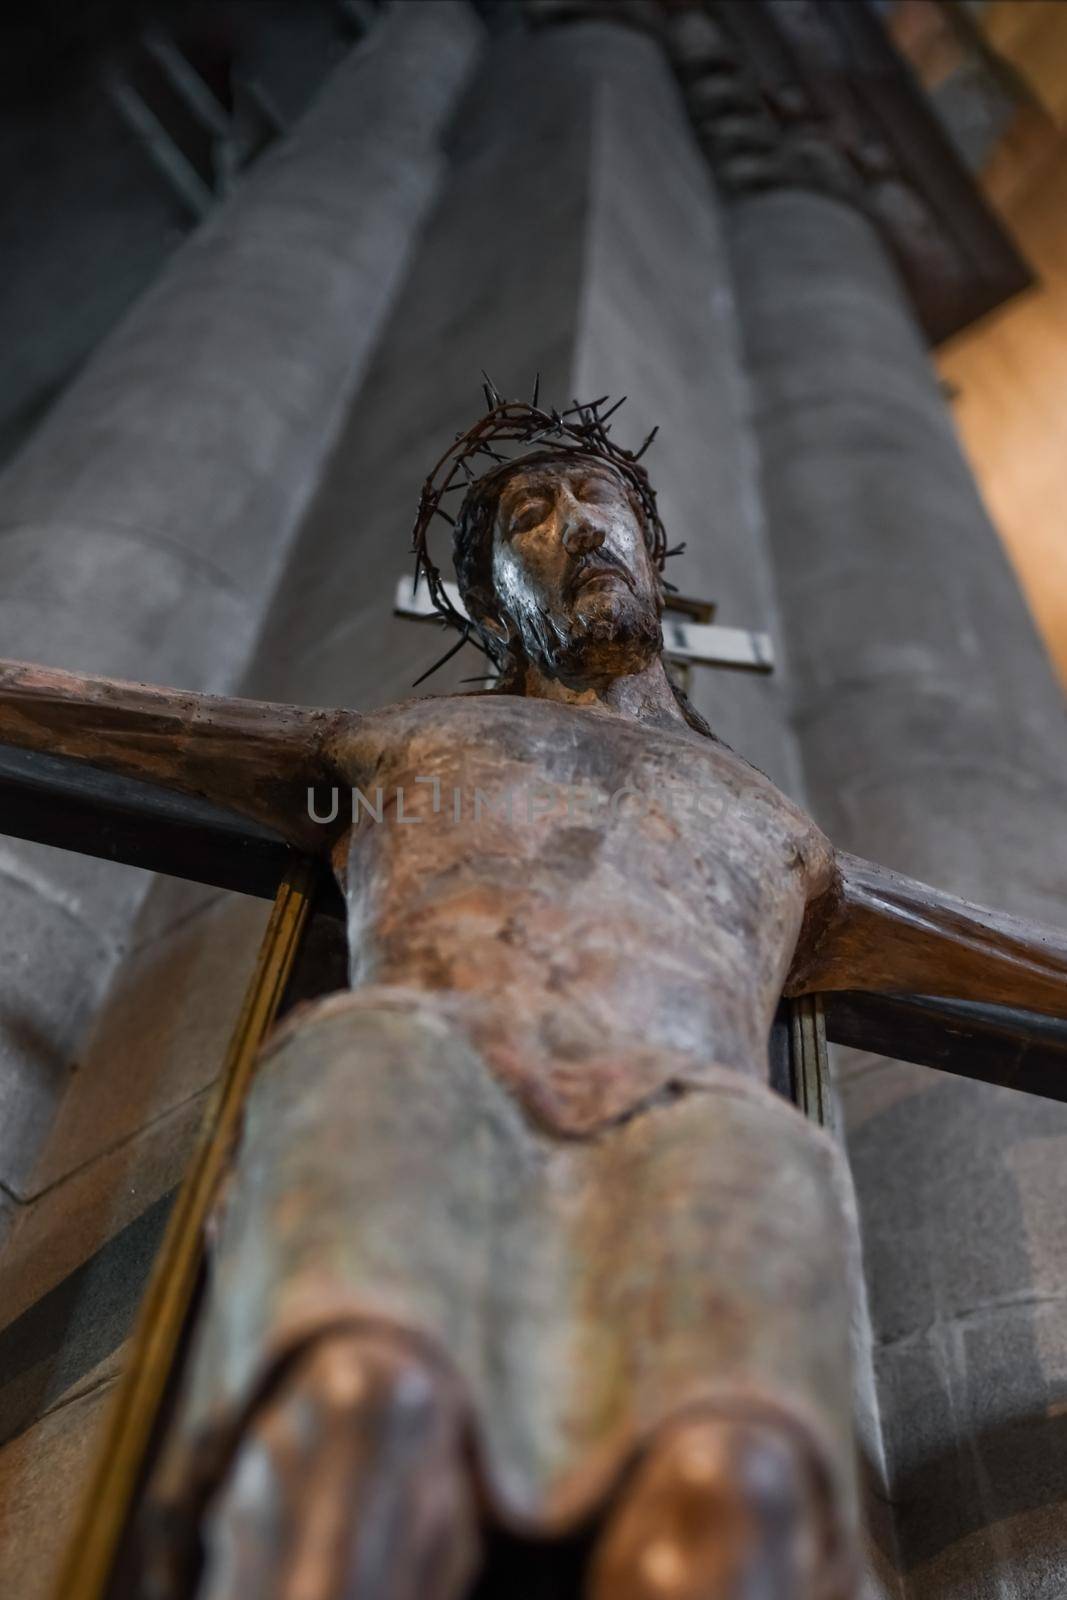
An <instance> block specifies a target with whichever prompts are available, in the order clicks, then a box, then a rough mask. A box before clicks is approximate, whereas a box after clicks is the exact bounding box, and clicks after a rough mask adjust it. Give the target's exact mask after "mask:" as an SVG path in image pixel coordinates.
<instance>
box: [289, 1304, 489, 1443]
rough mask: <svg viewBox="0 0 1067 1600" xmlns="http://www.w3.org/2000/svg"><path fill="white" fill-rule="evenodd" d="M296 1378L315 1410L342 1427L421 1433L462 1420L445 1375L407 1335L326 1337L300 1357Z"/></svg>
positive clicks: (365, 1333) (358, 1332) (369, 1333)
mask: <svg viewBox="0 0 1067 1600" xmlns="http://www.w3.org/2000/svg"><path fill="white" fill-rule="evenodd" d="M294 1377H295V1379H296V1387H297V1388H299V1389H300V1390H302V1391H303V1393H304V1394H305V1396H308V1397H312V1396H313V1397H314V1405H315V1409H316V1410H318V1411H320V1412H322V1413H324V1414H325V1416H326V1417H328V1418H329V1421H330V1423H331V1424H334V1425H339V1426H341V1427H348V1426H351V1425H353V1424H360V1425H364V1426H367V1425H372V1424H377V1425H378V1426H379V1427H383V1426H384V1427H388V1428H389V1430H390V1431H399V1432H401V1433H405V1434H409V1433H410V1434H419V1433H426V1432H434V1431H437V1430H438V1429H440V1428H441V1427H442V1426H443V1425H444V1424H445V1423H446V1422H453V1423H454V1422H456V1421H457V1420H458V1407H457V1405H456V1401H455V1396H454V1395H453V1393H452V1391H451V1387H450V1385H449V1384H448V1382H447V1381H446V1378H445V1375H444V1373H443V1372H442V1371H440V1370H438V1369H437V1368H436V1367H435V1366H434V1365H433V1364H432V1362H431V1361H430V1360H429V1359H428V1358H427V1357H425V1356H423V1354H422V1353H421V1351H419V1350H418V1349H417V1348H416V1346H415V1345H414V1343H413V1342H412V1341H411V1340H409V1339H406V1338H405V1337H404V1336H403V1335H402V1334H391V1333H389V1332H384V1331H383V1332H379V1331H363V1330H343V1331H341V1332H337V1333H332V1334H327V1335H324V1336H323V1337H321V1338H320V1339H318V1340H316V1341H315V1343H314V1344H313V1345H311V1346H310V1347H309V1348H308V1349H307V1350H306V1351H305V1352H304V1353H303V1354H302V1355H301V1356H300V1357H299V1358H298V1365H297V1371H296V1373H295V1374H294Z"/></svg>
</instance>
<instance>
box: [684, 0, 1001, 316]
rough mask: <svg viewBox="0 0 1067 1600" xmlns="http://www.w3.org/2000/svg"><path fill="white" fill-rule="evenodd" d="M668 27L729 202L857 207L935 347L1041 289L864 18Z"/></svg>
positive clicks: (805, 0) (791, 2) (803, 13)
mask: <svg viewBox="0 0 1067 1600" xmlns="http://www.w3.org/2000/svg"><path fill="white" fill-rule="evenodd" d="M664 16H665V19H666V31H667V40H668V47H669V49H670V52H671V56H672V60H673V63H674V66H675V70H676V73H677V75H678V79H679V82H680V84H681V86H682V89H683V93H684V95H685V99H686V104H687V106H688V109H689V114H690V117H691V119H692V122H693V126H694V129H695V131H696V136H697V139H698V142H699V144H700V146H701V149H702V150H703V151H704V153H705V155H706V156H707V158H708V161H709V163H710V165H711V167H712V170H713V172H714V174H715V178H716V181H717V183H718V184H719V186H720V188H721V190H722V191H723V192H724V194H726V195H729V196H740V195H746V194H751V193H754V192H759V191H761V190H768V189H775V188H784V187H794V188H808V189H814V190H816V191H818V192H820V193H823V194H829V195H831V196H833V197H834V198H835V199H838V200H843V201H846V202H847V203H850V204H852V205H855V206H856V207H857V208H858V209H860V210H861V211H863V212H864V214H865V215H866V216H868V217H869V218H870V219H871V221H872V222H874V224H875V225H876V227H877V228H878V230H879V232H880V233H881V235H882V238H883V240H884V242H885V244H886V245H887V247H888V248H889V250H890V252H891V253H892V255H893V256H894V258H895V260H896V263H897V266H898V267H899V269H900V271H901V274H902V276H903V279H904V282H905V284H906V286H907V288H908V290H909V292H910V294H911V297H912V299H913V301H914V304H915V307H916V311H917V313H918V316H919V319H920V321H921V323H922V325H923V327H924V329H925V331H926V334H927V336H928V337H929V338H930V340H931V341H932V342H934V343H937V342H939V341H940V340H942V339H945V338H948V337H949V336H950V335H951V334H953V333H956V332H958V331H959V329H961V328H963V327H965V326H966V325H967V324H968V323H970V322H972V321H974V320H975V319H976V318H977V317H979V316H982V315H984V313H985V312H987V311H990V310H992V309H993V307H995V306H997V305H999V304H1000V303H1001V302H1002V301H1003V300H1005V299H1007V298H1009V297H1010V296H1011V295H1013V294H1016V293H1018V292H1019V291H1020V290H1021V289H1023V288H1026V287H1027V286H1028V285H1029V283H1030V282H1031V281H1032V275H1031V273H1030V271H1029V268H1028V267H1027V265H1026V263H1025V262H1024V261H1023V259H1022V257H1021V256H1020V255H1019V253H1018V251H1017V250H1016V248H1015V246H1014V244H1013V243H1012V241H1011V239H1010V238H1009V237H1008V235H1007V234H1006V232H1005V231H1004V229H1003V228H1002V227H1001V225H1000V224H999V222H998V221H997V219H996V218H995V217H994V215H993V213H992V212H991V211H990V209H989V207H988V206H987V204H986V202H985V200H984V198H983V197H982V195H981V192H980V191H979V189H978V187H977V185H976V183H975V182H974V180H973V178H972V177H971V175H970V173H969V172H968V171H967V169H966V168H965V167H964V166H963V164H962V162H961V161H960V159H959V157H958V156H957V155H956V153H955V151H954V150H953V148H952V146H951V144H950V143H949V140H948V138H947V136H946V135H945V133H944V132H943V130H942V129H941V126H940V124H939V123H938V122H937V120H936V118H935V117H934V114H933V112H932V111H931V109H930V107H929V106H928V105H927V103H926V100H925V98H924V96H923V94H922V92H921V90H920V89H919V87H918V85H917V84H916V83H915V81H914V80H913V78H912V76H911V73H910V70H909V68H908V67H907V65H906V64H905V62H904V61H903V59H902V58H901V57H900V55H899V54H898V53H897V51H896V50H895V49H894V47H893V45H892V43H891V42H890V40H889V38H888V36H887V35H886V33H885V32H884V31H883V29H882V28H881V26H880V24H879V23H878V21H877V19H876V18H875V17H874V16H873V15H872V14H871V13H870V11H869V10H868V8H867V7H866V6H864V5H857V4H855V3H854V0H704V3H699V0H698V3H694V4H690V5H668V6H665V7H664Z"/></svg>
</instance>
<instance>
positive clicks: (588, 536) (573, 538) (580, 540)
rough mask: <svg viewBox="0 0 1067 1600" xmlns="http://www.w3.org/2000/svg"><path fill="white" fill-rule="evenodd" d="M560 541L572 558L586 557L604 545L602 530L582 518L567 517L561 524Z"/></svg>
mask: <svg viewBox="0 0 1067 1600" xmlns="http://www.w3.org/2000/svg"><path fill="white" fill-rule="evenodd" d="M562 539H563V548H564V549H565V550H568V551H569V552H570V554H571V555H572V556H587V555H590V554H591V553H592V552H593V551H594V550H599V549H600V546H601V545H602V544H603V543H604V530H603V528H596V527H594V526H593V524H592V523H589V522H586V521H584V520H583V519H582V518H577V517H576V518H570V517H569V518H568V519H567V521H566V522H565V523H564V524H563V534H562Z"/></svg>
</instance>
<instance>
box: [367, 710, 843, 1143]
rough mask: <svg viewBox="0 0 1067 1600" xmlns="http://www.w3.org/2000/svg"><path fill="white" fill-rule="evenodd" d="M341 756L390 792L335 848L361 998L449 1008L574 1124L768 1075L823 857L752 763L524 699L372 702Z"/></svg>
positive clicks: (808, 828)
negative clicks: (713, 1081)
mask: <svg viewBox="0 0 1067 1600" xmlns="http://www.w3.org/2000/svg"><path fill="white" fill-rule="evenodd" d="M336 757H337V764H338V766H339V768H340V770H341V772H342V773H344V774H345V775H346V776H347V775H348V774H351V777H350V779H349V781H350V782H351V783H352V784H353V785H357V786H358V787H359V788H360V789H361V790H362V792H363V794H364V795H365V796H366V798H367V800H368V801H369V802H370V804H371V805H372V806H376V805H377V800H378V796H377V794H376V791H377V790H378V789H380V790H381V812H382V821H381V822H378V821H376V820H374V818H373V817H372V815H371V813H370V811H369V810H367V809H366V808H365V807H362V806H361V807H360V811H361V814H360V818H359V821H358V823H357V825H356V826H354V827H353V828H352V829H351V831H350V832H348V833H347V834H346V836H345V837H344V839H343V840H342V841H341V844H340V845H339V846H338V849H337V851H336V852H335V861H336V864H337V869H338V876H339V878H340V880H341V884H342V888H343V890H344V892H345V894H346V898H347V903H348V916H349V940H350V948H351V950H352V973H351V979H352V983H353V985H354V986H360V985H365V984H385V985H399V986H403V987H408V988H416V989H420V990H424V991H425V990H430V991H433V992H435V993H436V994H438V995H440V996H441V997H442V1000H443V1001H445V1002H446V1003H447V1004H448V1005H449V1006H451V1007H452V1008H453V1009H454V1010H455V1012H456V1014H457V1015H458V1016H459V1017H461V1018H462V1019H463V1021H464V1022H465V1025H466V1026H467V1027H468V1028H469V1029H470V1031H471V1033H472V1035H473V1036H474V1037H475V1038H476V1040H477V1042H478V1043H479V1045H480V1047H481V1048H482V1049H483V1050H484V1052H485V1054H486V1056H487V1058H488V1059H489V1061H490V1064H491V1065H492V1067H493V1069H494V1070H495V1071H496V1072H497V1073H498V1074H499V1075H500V1076H501V1077H502V1078H503V1079H504V1080H505V1081H506V1082H508V1083H510V1084H511V1085H512V1086H513V1087H515V1088H516V1090H517V1091H518V1092H519V1093H520V1094H521V1096H522V1098H523V1100H524V1102H525V1103H526V1104H527V1106H528V1108H529V1109H531V1110H532V1111H533V1112H534V1113H535V1114H536V1115H537V1116H539V1117H540V1118H541V1119H542V1120H543V1121H545V1122H546V1123H547V1124H549V1125H550V1126H552V1127H555V1128H556V1129H557V1130H558V1131H561V1132H582V1131H588V1130H589V1129H591V1128H594V1127H596V1126H597V1125H600V1124H603V1123H604V1122H606V1121H610V1120H611V1119H613V1118H617V1117H618V1116H620V1115H625V1114H627V1113H628V1112H629V1111H631V1110H632V1109H634V1108H635V1107H636V1106H637V1105H638V1104H641V1103H643V1102H645V1101H647V1100H648V1099H649V1098H651V1097H653V1096H655V1095H657V1094H661V1093H664V1092H670V1091H671V1088H672V1086H673V1085H677V1084H680V1083H684V1082H686V1081H694V1080H697V1079H699V1076H700V1072H701V1070H702V1068H706V1067H707V1066H710V1065H717V1066H720V1067H722V1066H725V1067H729V1068H732V1069H734V1070H737V1071H739V1072H743V1073H746V1074H748V1075H754V1076H760V1077H762V1076H765V1074H766V1061H767V1036H768V1031H769V1027H770V1022H771V1018H772V1016H773V1012H774V1008H775V1005H776V1004H777V1000H778V997H779V995H780V993H781V989H782V985H783V982H784V980H785V975H786V972H787V970H788V967H789V964H790V961H791V958H792V955H793V950H794V947H795V945H796V940H797V935H798V932H799V929H800V925H801V920H802V917H803V914H804V909H805V906H806V904H807V902H808V900H809V899H811V898H812V897H813V896H815V895H816V894H818V893H819V892H820V891H821V890H822V889H823V888H824V887H825V886H826V885H827V884H828V882H829V880H830V875H831V872H832V853H831V850H830V847H829V845H828V843H827V841H826V840H825V838H824V836H823V835H822V834H821V833H820V832H819V830H818V829H817V828H816V827H815V825H814V824H813V823H812V822H811V820H810V818H808V817H807V816H806V815H805V814H804V813H803V812H802V811H801V810H799V808H798V807H796V806H794V805H793V804H792V802H790V801H789V800H787V799H786V798H785V796H783V795H782V794H781V793H780V792H779V791H778V790H777V789H776V788H775V787H774V785H773V784H772V783H771V782H770V781H769V780H768V779H767V778H765V777H763V776H762V774H760V773H758V772H756V771H755V770H754V769H753V768H752V767H750V766H749V765H748V764H747V763H746V762H745V761H743V760H742V759H741V758H740V757H738V756H736V755H734V754H733V753H732V752H731V751H729V750H727V749H726V748H725V747H724V746H722V745H720V744H717V743H715V742H714V741H711V740H708V739H706V738H703V737H702V736H700V735H699V734H697V733H694V732H692V731H691V730H690V729H688V728H687V727H685V726H684V725H682V724H680V723H679V724H677V725H673V724H672V725H670V726H662V727H661V726H653V727H650V726H648V725H647V724H644V723H641V722H637V721H634V720H632V719H630V718H625V717H622V716H619V715H616V714H614V713H612V712H609V711H604V710H600V709H586V708H578V707H574V706H571V705H563V704H560V703H557V702H552V701H547V700H538V699H525V698H519V697H516V696H511V695H469V696H456V697H441V698H436V699H426V700H416V701H410V702H407V703H405V704H402V705H399V706H395V707H391V708H389V709H387V710H386V711H383V712H377V713H374V714H372V715H371V716H369V717H366V718H364V719H362V720H361V722H360V723H359V724H357V725H356V726H355V727H354V728H353V729H352V730H351V731H347V732H345V733H344V734H343V735H342V737H341V738H340V740H339V741H338V745H337V747H336ZM419 779H422V780H424V781H422V782H419V781H416V780H419ZM427 780H428V781H427ZM433 780H436V782H434V781H433ZM509 793H510V796H511V801H510V816H509V815H508V809H509V808H508V803H507V797H508V795H509Z"/></svg>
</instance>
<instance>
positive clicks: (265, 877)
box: [0, 745, 342, 915]
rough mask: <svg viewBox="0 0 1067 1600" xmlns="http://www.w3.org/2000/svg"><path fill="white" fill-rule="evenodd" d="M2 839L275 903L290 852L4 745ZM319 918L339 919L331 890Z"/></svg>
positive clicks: (274, 837)
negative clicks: (8, 837) (4, 836)
mask: <svg viewBox="0 0 1067 1600" xmlns="http://www.w3.org/2000/svg"><path fill="white" fill-rule="evenodd" d="M0 833H5V834H9V835H11V836H13V837H14V838H17V839H30V840H32V841H33V842H34V843H37V844H48V845H53V846H57V847H58V848H60V849H63V850H76V851H78V852H79V853H80V854H81V855H87V856H99V857H100V858H102V859H103V860H105V861H122V862H126V863H128V864H129V865H130V866H135V867H145V868H147V869H148V870H149V871H152V872H163V873H166V874H168V875H169V876H170V877H173V878H189V879H192V880H193V881H194V882H196V883H209V884H214V885H215V886H216V887H217V888H220V889H233V890H236V891H237V892H238V893H240V894H250V895H256V896H258V897H259V898H261V899H266V900H272V899H273V898H274V895H275V893H276V891H277V888H278V883H279V881H280V879H281V877H282V874H283V873H284V871H285V870H286V867H287V865H288V863H289V861H290V860H291V859H292V851H291V850H290V848H289V846H288V845H287V844H286V842H285V840H284V839H283V838H281V836H280V835H279V834H276V833H273V832H272V831H271V830H270V829H269V828H264V827H260V826H259V825H258V824H256V823H253V822H248V821H246V820H245V819H244V818H242V817H238V816H235V815H233V814H232V813H231V812H228V811H222V810H220V809H219V808H218V807H216V806H212V805H209V804H207V803H206V802H205V801H201V800H194V799H189V798H187V797H186V796H184V795H178V794H174V793H172V792H171V791H169V790H166V789H159V788H156V787H155V785H154V784H150V783H142V782H141V781H140V780H139V779H134V778H117V777H115V776H113V775H112V774H111V773H108V772H102V771H100V770H99V769H98V768H96V767H92V766H89V765H87V764H86V763H85V762H83V761H73V760H70V759H69V758H65V757H63V756H51V755H42V754H40V753H38V752H35V751H28V750H16V749H14V748H12V747H11V746H9V745H0ZM321 909H322V910H323V911H324V912H327V913H328V914H331V915H340V914H341V910H342V907H341V899H340V895H339V894H338V893H336V892H331V890H330V888H329V887H327V888H326V890H325V891H324V893H323V896H322V903H321Z"/></svg>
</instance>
